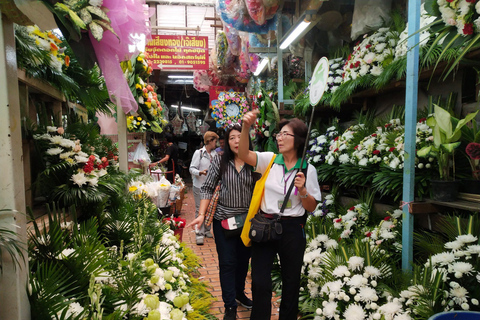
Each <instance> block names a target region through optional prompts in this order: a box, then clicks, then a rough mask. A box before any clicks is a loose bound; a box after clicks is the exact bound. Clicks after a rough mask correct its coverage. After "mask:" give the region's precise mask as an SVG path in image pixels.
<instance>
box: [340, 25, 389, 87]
mask: <svg viewBox="0 0 480 320" xmlns="http://www.w3.org/2000/svg"><path fill="white" fill-rule="evenodd" d="M397 41H398V33H397V32H395V31H391V30H390V29H389V28H380V29H378V30H377V31H376V32H375V33H373V34H372V35H370V36H368V35H365V36H364V39H363V41H362V42H361V43H359V44H357V45H356V46H355V47H354V50H353V52H352V53H351V54H350V55H349V56H348V58H347V61H346V63H345V65H344V67H343V71H344V77H343V82H346V81H349V80H355V79H357V78H358V77H363V76H365V75H368V74H371V75H373V76H378V75H380V74H381V73H382V72H383V69H384V67H385V66H387V65H388V64H390V63H391V62H392V61H393V58H394V53H395V46H396V45H397Z"/></svg>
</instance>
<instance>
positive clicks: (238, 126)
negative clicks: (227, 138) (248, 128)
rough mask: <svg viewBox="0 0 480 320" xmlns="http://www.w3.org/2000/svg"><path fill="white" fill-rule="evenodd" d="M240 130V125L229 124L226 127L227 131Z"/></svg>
mask: <svg viewBox="0 0 480 320" xmlns="http://www.w3.org/2000/svg"><path fill="white" fill-rule="evenodd" d="M234 128H235V129H240V130H241V129H242V125H241V124H240V123H238V122H237V123H230V124H229V125H228V126H227V130H230V129H234Z"/></svg>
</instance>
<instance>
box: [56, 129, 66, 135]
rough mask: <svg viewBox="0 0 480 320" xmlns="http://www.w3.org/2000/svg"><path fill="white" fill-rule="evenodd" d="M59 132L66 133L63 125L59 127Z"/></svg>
mask: <svg viewBox="0 0 480 320" xmlns="http://www.w3.org/2000/svg"><path fill="white" fill-rule="evenodd" d="M57 132H58V134H64V133H65V130H64V129H63V128H62V127H59V128H58V129H57Z"/></svg>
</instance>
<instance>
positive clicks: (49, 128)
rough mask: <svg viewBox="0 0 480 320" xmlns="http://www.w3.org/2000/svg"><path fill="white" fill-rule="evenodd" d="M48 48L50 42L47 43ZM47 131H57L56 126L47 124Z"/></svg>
mask: <svg viewBox="0 0 480 320" xmlns="http://www.w3.org/2000/svg"><path fill="white" fill-rule="evenodd" d="M48 47H49V49H48V50H50V44H49V45H48ZM47 132H57V127H52V126H47Z"/></svg>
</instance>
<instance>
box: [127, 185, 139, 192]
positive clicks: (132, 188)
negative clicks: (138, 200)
mask: <svg viewBox="0 0 480 320" xmlns="http://www.w3.org/2000/svg"><path fill="white" fill-rule="evenodd" d="M137 189H138V188H137V187H135V186H131V187H130V188H128V191H130V192H135V191H137Z"/></svg>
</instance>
